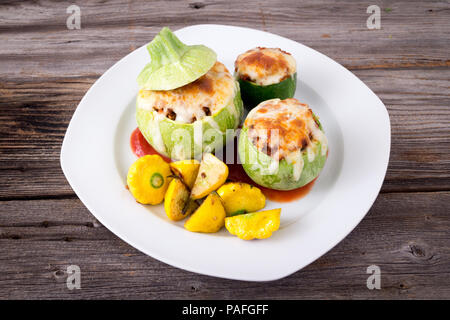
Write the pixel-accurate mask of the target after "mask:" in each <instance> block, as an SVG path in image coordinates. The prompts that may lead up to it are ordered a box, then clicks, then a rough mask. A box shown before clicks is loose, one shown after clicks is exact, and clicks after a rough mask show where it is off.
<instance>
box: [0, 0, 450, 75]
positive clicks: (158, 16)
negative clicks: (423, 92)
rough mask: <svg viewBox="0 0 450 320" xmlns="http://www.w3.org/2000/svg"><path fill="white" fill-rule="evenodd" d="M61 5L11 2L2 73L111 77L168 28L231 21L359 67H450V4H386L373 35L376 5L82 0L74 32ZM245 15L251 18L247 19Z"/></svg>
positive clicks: (1, 31) (3, 27)
mask: <svg viewBox="0 0 450 320" xmlns="http://www.w3.org/2000/svg"><path fill="white" fill-rule="evenodd" d="M70 4H71V3H67V2H59V1H58V2H55V1H49V0H44V1H39V2H24V3H19V2H3V4H2V5H1V6H0V35H1V37H2V40H3V41H5V42H4V43H5V44H6V45H2V46H1V47H0V69H1V70H3V72H4V73H5V74H7V75H8V77H13V78H21V77H24V76H28V77H42V76H50V75H59V76H67V77H73V76H80V75H84V76H86V75H91V74H92V73H95V74H102V73H103V72H104V71H105V70H106V69H107V68H109V67H110V66H111V65H112V64H113V63H114V62H115V61H117V60H118V59H119V58H121V57H122V56H124V55H126V54H127V53H129V52H130V51H132V50H134V49H135V48H137V47H139V46H141V45H144V44H146V43H147V42H148V41H149V40H151V39H152V38H153V36H154V35H155V34H156V33H157V32H158V31H159V30H160V28H161V26H164V25H167V26H170V27H171V28H173V29H178V28H181V27H184V26H187V25H193V24H203V23H221V24H230V25H238V26H245V27H252V28H257V29H261V30H265V31H269V32H273V33H276V34H280V35H282V36H285V37H288V38H291V39H293V40H296V41H299V42H302V43H304V44H306V45H308V46H311V47H312V48H315V49H317V50H319V51H321V52H323V53H324V54H326V55H329V56H330V57H331V58H333V59H335V60H337V61H339V62H340V63H342V64H344V65H345V66H347V67H350V68H364V69H365V68H399V67H439V66H440V67H448V66H449V65H450V60H449V57H448V46H449V43H450V37H449V35H448V32H447V30H449V27H450V22H449V21H450V19H448V9H449V4H448V3H446V2H443V1H425V2H424V1H384V2H383V3H382V4H381V3H378V4H380V6H381V9H382V11H381V29H380V30H368V29H367V27H366V20H367V18H368V17H369V14H367V13H366V9H367V7H368V6H369V4H368V3H366V2H361V1H354V0H344V1H339V2H335V1H332V0H320V1H318V0H308V1H294V0H290V1H284V0H275V1H270V2H263V1H258V0H249V1H247V2H246V3H245V5H244V6H243V4H242V2H241V1H237V0H230V1H171V2H170V5H168V4H167V3H166V1H145V0H140V1H133V2H128V3H125V2H123V1H119V0H115V1H108V3H107V4H105V3H104V2H103V1H89V2H82V3H79V6H80V8H81V30H68V29H67V27H66V19H67V17H68V16H69V15H68V14H66V8H67V7H68V6H69V5H70ZM243 9H245V13H244V12H243Z"/></svg>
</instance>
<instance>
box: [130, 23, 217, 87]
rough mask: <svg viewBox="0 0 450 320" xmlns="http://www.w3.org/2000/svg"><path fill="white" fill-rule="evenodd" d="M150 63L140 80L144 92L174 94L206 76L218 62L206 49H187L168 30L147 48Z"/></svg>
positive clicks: (190, 47)
mask: <svg viewBox="0 0 450 320" xmlns="http://www.w3.org/2000/svg"><path fill="white" fill-rule="evenodd" d="M147 50H148V52H149V54H150V59H151V61H150V63H148V64H147V65H146V66H145V67H144V69H143V70H142V71H141V73H140V74H139V76H138V78H137V82H138V85H139V87H140V89H145V90H172V89H176V88H179V87H182V86H184V85H186V84H188V83H191V82H193V81H195V80H196V79H198V78H200V77H201V76H202V75H204V74H205V73H206V72H207V71H208V70H209V69H211V67H212V66H213V65H214V63H215V62H216V60H217V55H216V53H215V52H214V51H213V50H211V49H210V48H208V47H206V46H204V45H186V44H184V43H183V42H181V41H180V40H179V39H178V38H177V36H175V34H173V33H172V31H171V30H170V29H169V28H167V27H164V28H163V29H162V30H161V31H160V32H159V34H158V35H156V37H155V38H154V39H153V40H152V42H150V43H149V44H148V45H147Z"/></svg>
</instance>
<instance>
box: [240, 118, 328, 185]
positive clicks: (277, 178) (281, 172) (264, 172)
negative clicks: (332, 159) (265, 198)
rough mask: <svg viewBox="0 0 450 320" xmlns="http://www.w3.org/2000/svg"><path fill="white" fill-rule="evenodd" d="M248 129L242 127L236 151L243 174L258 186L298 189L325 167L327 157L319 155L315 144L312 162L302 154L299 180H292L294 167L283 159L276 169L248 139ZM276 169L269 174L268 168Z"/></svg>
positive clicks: (319, 147)
mask: <svg viewBox="0 0 450 320" xmlns="http://www.w3.org/2000/svg"><path fill="white" fill-rule="evenodd" d="M247 132H248V128H246V127H245V126H244V128H243V129H242V131H241V133H240V136H239V143H238V151H239V157H240V159H241V161H242V167H243V168H244V171H245V173H247V175H248V176H249V177H250V178H251V179H252V180H253V181H254V182H256V183H257V184H259V185H260V186H263V187H266V188H270V189H275V190H293V189H297V188H300V187H302V186H304V185H306V184H308V183H309V182H311V181H312V180H314V179H315V178H317V177H318V176H319V173H320V171H322V168H323V167H324V166H325V162H326V160H327V155H326V154H325V155H322V154H321V144H320V142H316V144H317V145H316V150H317V152H316V153H315V158H314V160H313V161H312V162H310V161H309V160H308V156H307V155H306V152H304V153H303V154H302V156H303V161H304V167H303V170H302V173H301V175H300V179H298V180H295V179H294V167H293V165H292V164H289V163H288V162H287V161H286V160H285V159H282V160H281V161H280V162H279V163H278V167H277V166H276V165H275V166H274V162H276V160H274V159H272V158H271V157H269V156H268V155H266V154H265V153H263V152H261V151H259V150H258V149H257V148H256V147H255V146H254V145H253V143H252V141H251V140H250V139H249V138H248V135H247ZM271 167H272V168H273V167H275V168H277V169H276V171H275V172H270V170H269V168H271Z"/></svg>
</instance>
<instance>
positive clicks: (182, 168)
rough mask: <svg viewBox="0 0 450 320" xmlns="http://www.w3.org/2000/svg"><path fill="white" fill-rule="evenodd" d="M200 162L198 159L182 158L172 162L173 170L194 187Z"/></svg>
mask: <svg viewBox="0 0 450 320" xmlns="http://www.w3.org/2000/svg"><path fill="white" fill-rule="evenodd" d="M199 167H200V162H198V161H197V160H195V159H193V160H181V161H175V162H171V163H170V168H171V169H172V172H173V173H174V174H175V175H177V176H178V177H180V178H181V179H183V181H184V183H186V185H187V186H188V187H189V189H192V187H193V186H194V182H195V179H196V178H197V174H198V169H199Z"/></svg>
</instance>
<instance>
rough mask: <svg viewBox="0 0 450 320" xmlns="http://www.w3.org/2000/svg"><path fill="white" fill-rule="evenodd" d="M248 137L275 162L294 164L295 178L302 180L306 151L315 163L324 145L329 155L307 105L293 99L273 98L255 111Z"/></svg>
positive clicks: (249, 120)
mask: <svg viewBox="0 0 450 320" xmlns="http://www.w3.org/2000/svg"><path fill="white" fill-rule="evenodd" d="M244 126H245V127H246V128H248V133H247V134H248V137H249V139H250V140H251V141H252V143H253V144H254V145H255V146H256V148H257V149H258V150H259V151H261V152H264V153H265V154H267V155H268V156H270V157H272V158H273V159H276V160H281V159H286V161H287V162H289V163H292V164H295V165H294V177H295V178H300V174H301V171H302V169H303V165H304V163H303V158H302V154H303V152H307V157H308V161H310V162H311V161H313V160H314V158H315V155H316V154H317V152H316V148H317V146H318V144H317V143H315V142H320V143H321V150H320V152H321V154H322V156H323V155H325V154H326V152H327V148H328V143H327V138H326V137H325V134H324V133H323V132H322V130H320V128H319V125H318V124H317V122H316V121H315V119H314V116H313V113H312V111H311V109H310V108H309V106H308V105H307V104H304V103H301V102H299V101H298V100H297V99H294V98H291V99H286V100H280V99H272V100H267V101H264V102H262V103H261V104H259V105H258V106H257V107H256V108H254V109H252V111H250V113H249V114H248V116H247V119H246V120H245V123H244Z"/></svg>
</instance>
